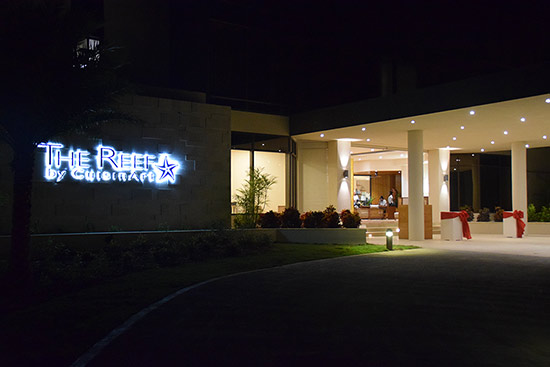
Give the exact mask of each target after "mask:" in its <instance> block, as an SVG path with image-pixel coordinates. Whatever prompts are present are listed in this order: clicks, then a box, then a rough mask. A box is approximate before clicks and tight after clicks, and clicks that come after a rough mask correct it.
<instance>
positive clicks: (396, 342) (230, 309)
mask: <svg viewBox="0 0 550 367" xmlns="http://www.w3.org/2000/svg"><path fill="white" fill-rule="evenodd" d="M435 242H436V241H433V243H432V244H431V245H433V246H439V244H436V243H435ZM481 242H482V241H481V240H480V243H479V244H477V242H476V244H477V245H476V246H482V245H483V244H482V243H481ZM472 244H474V243H473V242H472V243H470V245H472ZM443 245H448V244H443ZM460 245H464V246H465V244H460ZM533 245H537V244H536V243H535V244H533ZM451 246H459V245H457V244H453V245H451ZM487 246H490V245H487ZM535 247H536V246H535ZM535 247H534V248H535ZM534 251H535V250H534ZM536 251H538V250H536ZM549 306H550V257H547V256H511V255H503V254H495V253H488V252H474V251H459V250H454V251H445V250H440V249H433V248H429V249H418V250H410V251H396V252H392V253H379V254H372V255H364V256H354V257H346V258H337V259H331V260H323V261H315V262H307V263H301V264H294V265H289V266H284V267H279V268H274V269H267V270H263V271H259V272H254V273H248V274H242V275H238V276H234V277H231V278H225V279H221V280H218V281H216V282H212V283H209V284H206V285H204V286H201V287H198V288H195V289H193V290H191V291H189V292H187V293H185V294H183V295H181V296H179V297H177V298H175V299H174V300H173V301H171V302H169V303H168V304H166V305H165V306H163V307H162V308H160V309H159V310H157V311H155V312H153V313H151V314H149V316H147V317H146V318H145V319H143V320H142V321H141V322H138V323H137V324H136V325H135V326H134V327H133V328H132V329H130V330H128V331H127V332H126V333H124V334H123V335H122V336H120V337H119V338H117V339H115V340H114V342H113V343H111V344H110V345H109V346H108V347H107V348H106V349H104V351H103V352H102V353H101V354H100V355H99V356H98V357H96V358H95V359H94V360H93V361H92V362H91V364H90V365H93V366H115V365H117V366H119V365H135V366H137V365H139V366H142V365H155V366H158V365H186V366H187V365H190V366H206V365H208V366H211V365H223V366H228V365H229V366H232V365H235V366H237V365H238V366H241V365H254V366H260V365H261V366H266V365H267V366H292V365H300V366H302V365H314V364H315V365H322V366H329V365H347V366H355V365H361V366H549V365H550V348H548V346H549V345H550V307H549Z"/></svg>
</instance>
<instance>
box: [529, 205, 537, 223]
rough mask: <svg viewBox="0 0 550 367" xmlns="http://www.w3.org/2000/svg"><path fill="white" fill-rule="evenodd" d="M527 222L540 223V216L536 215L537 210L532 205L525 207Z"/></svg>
mask: <svg viewBox="0 0 550 367" xmlns="http://www.w3.org/2000/svg"><path fill="white" fill-rule="evenodd" d="M527 220H528V221H529V222H540V215H539V213H537V208H536V207H535V205H534V204H532V203H531V204H529V206H528V207H527Z"/></svg>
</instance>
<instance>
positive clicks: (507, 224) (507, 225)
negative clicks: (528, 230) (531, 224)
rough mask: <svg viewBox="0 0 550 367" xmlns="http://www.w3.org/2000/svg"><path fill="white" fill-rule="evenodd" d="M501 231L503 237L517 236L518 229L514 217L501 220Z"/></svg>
mask: <svg viewBox="0 0 550 367" xmlns="http://www.w3.org/2000/svg"><path fill="white" fill-rule="evenodd" d="M502 233H503V234H504V237H512V238H515V237H517V235H518V230H517V223H516V218H514V217H508V218H504V219H503V220H502Z"/></svg>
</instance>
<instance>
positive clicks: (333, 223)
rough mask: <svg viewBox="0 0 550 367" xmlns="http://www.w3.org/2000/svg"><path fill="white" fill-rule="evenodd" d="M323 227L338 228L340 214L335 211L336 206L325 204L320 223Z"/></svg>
mask: <svg viewBox="0 0 550 367" xmlns="http://www.w3.org/2000/svg"><path fill="white" fill-rule="evenodd" d="M321 226H322V227H323V228H339V227H340V216H339V215H338V212H337V211H336V208H335V207H334V206H332V205H329V206H327V208H326V209H325V210H324V211H323V221H322V223H321Z"/></svg>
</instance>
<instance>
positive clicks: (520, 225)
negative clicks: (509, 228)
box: [502, 210, 525, 238]
mask: <svg viewBox="0 0 550 367" xmlns="http://www.w3.org/2000/svg"><path fill="white" fill-rule="evenodd" d="M502 217H503V218H510V217H514V219H515V220H516V236H517V237H518V238H521V237H523V233H524V232H525V222H524V221H522V220H521V218H523V212H522V211H521V210H514V211H513V212H512V213H510V212H504V213H503V215H502Z"/></svg>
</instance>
